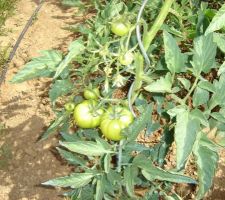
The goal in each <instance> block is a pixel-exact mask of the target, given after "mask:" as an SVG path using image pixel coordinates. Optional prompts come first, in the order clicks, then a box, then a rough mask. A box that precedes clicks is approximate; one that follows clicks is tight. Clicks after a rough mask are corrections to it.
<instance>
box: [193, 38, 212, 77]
mask: <svg viewBox="0 0 225 200" xmlns="http://www.w3.org/2000/svg"><path fill="white" fill-rule="evenodd" d="M215 56H216V44H215V43H214V42H213V35H212V34H209V35H207V36H200V37H198V38H196V39H195V40H194V56H193V61H192V62H191V64H192V66H193V69H194V74H195V76H199V75H200V73H201V72H205V73H208V72H209V71H210V69H211V68H213V67H214V63H215Z"/></svg>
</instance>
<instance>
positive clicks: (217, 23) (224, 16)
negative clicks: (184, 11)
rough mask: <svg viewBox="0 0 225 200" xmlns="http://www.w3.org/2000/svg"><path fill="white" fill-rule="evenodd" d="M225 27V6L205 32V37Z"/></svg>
mask: <svg viewBox="0 0 225 200" xmlns="http://www.w3.org/2000/svg"><path fill="white" fill-rule="evenodd" d="M224 26H225V4H223V6H222V7H221V8H220V9H219V11H217V13H216V15H215V16H214V17H213V19H212V21H211V23H210V24H209V26H208V28H207V29H206V31H205V35H207V34H209V33H211V32H214V31H218V30H220V29H221V28H223V27H224Z"/></svg>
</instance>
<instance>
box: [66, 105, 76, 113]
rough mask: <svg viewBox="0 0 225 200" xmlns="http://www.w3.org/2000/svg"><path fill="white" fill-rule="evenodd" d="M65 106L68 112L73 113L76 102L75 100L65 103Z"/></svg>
mask: <svg viewBox="0 0 225 200" xmlns="http://www.w3.org/2000/svg"><path fill="white" fill-rule="evenodd" d="M64 108H65V109H66V111H67V112H69V113H71V112H73V111H74V108H75V103H73V102H68V103H66V104H65V105H64Z"/></svg>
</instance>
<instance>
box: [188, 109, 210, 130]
mask: <svg viewBox="0 0 225 200" xmlns="http://www.w3.org/2000/svg"><path fill="white" fill-rule="evenodd" d="M191 118H193V119H197V120H199V121H200V123H201V124H202V125H203V126H205V127H209V122H208V119H207V117H206V116H205V115H204V114H203V112H202V111H200V110H199V109H197V108H195V109H194V110H192V111H191Z"/></svg>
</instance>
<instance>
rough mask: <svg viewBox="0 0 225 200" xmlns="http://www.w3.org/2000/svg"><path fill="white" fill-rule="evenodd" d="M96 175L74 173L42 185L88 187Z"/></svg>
mask: <svg viewBox="0 0 225 200" xmlns="http://www.w3.org/2000/svg"><path fill="white" fill-rule="evenodd" d="M95 175H96V174H95V173H90V172H86V173H73V174H71V175H70V176H65V177H59V178H56V179H52V180H49V181H47V182H45V183H42V185H51V186H57V187H71V188H81V187H83V186H85V185H87V184H88V183H89V182H90V181H91V180H92V178H93V177H94V176H95Z"/></svg>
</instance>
